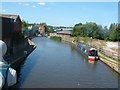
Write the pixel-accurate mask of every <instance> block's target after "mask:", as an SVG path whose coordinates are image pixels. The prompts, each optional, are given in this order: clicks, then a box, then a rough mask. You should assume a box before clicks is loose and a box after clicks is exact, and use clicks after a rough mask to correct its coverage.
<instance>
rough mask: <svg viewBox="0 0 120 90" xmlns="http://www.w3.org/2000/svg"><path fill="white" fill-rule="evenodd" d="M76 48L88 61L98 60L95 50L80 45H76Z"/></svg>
mask: <svg viewBox="0 0 120 90" xmlns="http://www.w3.org/2000/svg"><path fill="white" fill-rule="evenodd" d="M77 47H78V48H79V50H80V51H81V52H82V54H83V55H84V56H86V57H87V59H88V60H90V61H96V60H98V59H99V56H98V51H97V49H95V48H90V47H88V46H87V45H85V44H82V43H78V44H77Z"/></svg>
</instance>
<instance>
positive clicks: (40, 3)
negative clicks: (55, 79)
mask: <svg viewBox="0 0 120 90" xmlns="http://www.w3.org/2000/svg"><path fill="white" fill-rule="evenodd" d="M38 4H39V5H45V4H46V3H44V2H39V3H38Z"/></svg>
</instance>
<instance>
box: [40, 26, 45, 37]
mask: <svg viewBox="0 0 120 90" xmlns="http://www.w3.org/2000/svg"><path fill="white" fill-rule="evenodd" d="M39 32H40V34H41V35H42V36H45V32H46V27H45V25H40V26H39Z"/></svg>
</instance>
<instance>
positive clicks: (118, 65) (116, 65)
mask: <svg viewBox="0 0 120 90" xmlns="http://www.w3.org/2000/svg"><path fill="white" fill-rule="evenodd" d="M62 40H63V41H65V42H69V43H71V44H73V45H75V46H76V42H73V41H74V38H70V37H69V38H68V37H62ZM98 55H99V57H100V61H102V62H103V63H104V64H106V65H107V66H108V67H110V68H111V69H113V70H114V71H116V72H117V73H119V74H120V62H119V60H113V59H111V58H109V57H107V56H106V55H103V54H102V53H101V52H100V51H99V50H98Z"/></svg>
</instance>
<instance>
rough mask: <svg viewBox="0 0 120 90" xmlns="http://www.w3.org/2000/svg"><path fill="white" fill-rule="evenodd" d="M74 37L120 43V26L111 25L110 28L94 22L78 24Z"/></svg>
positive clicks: (74, 28)
mask: <svg viewBox="0 0 120 90" xmlns="http://www.w3.org/2000/svg"><path fill="white" fill-rule="evenodd" d="M72 34H73V36H81V37H92V38H94V39H101V40H109V41H120V24H115V23H114V24H111V25H110V27H109V28H108V27H107V26H105V27H104V28H103V27H102V26H101V25H97V24H96V23H94V22H87V23H86V24H82V23H78V24H76V25H75V26H74V27H73V31H72Z"/></svg>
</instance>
